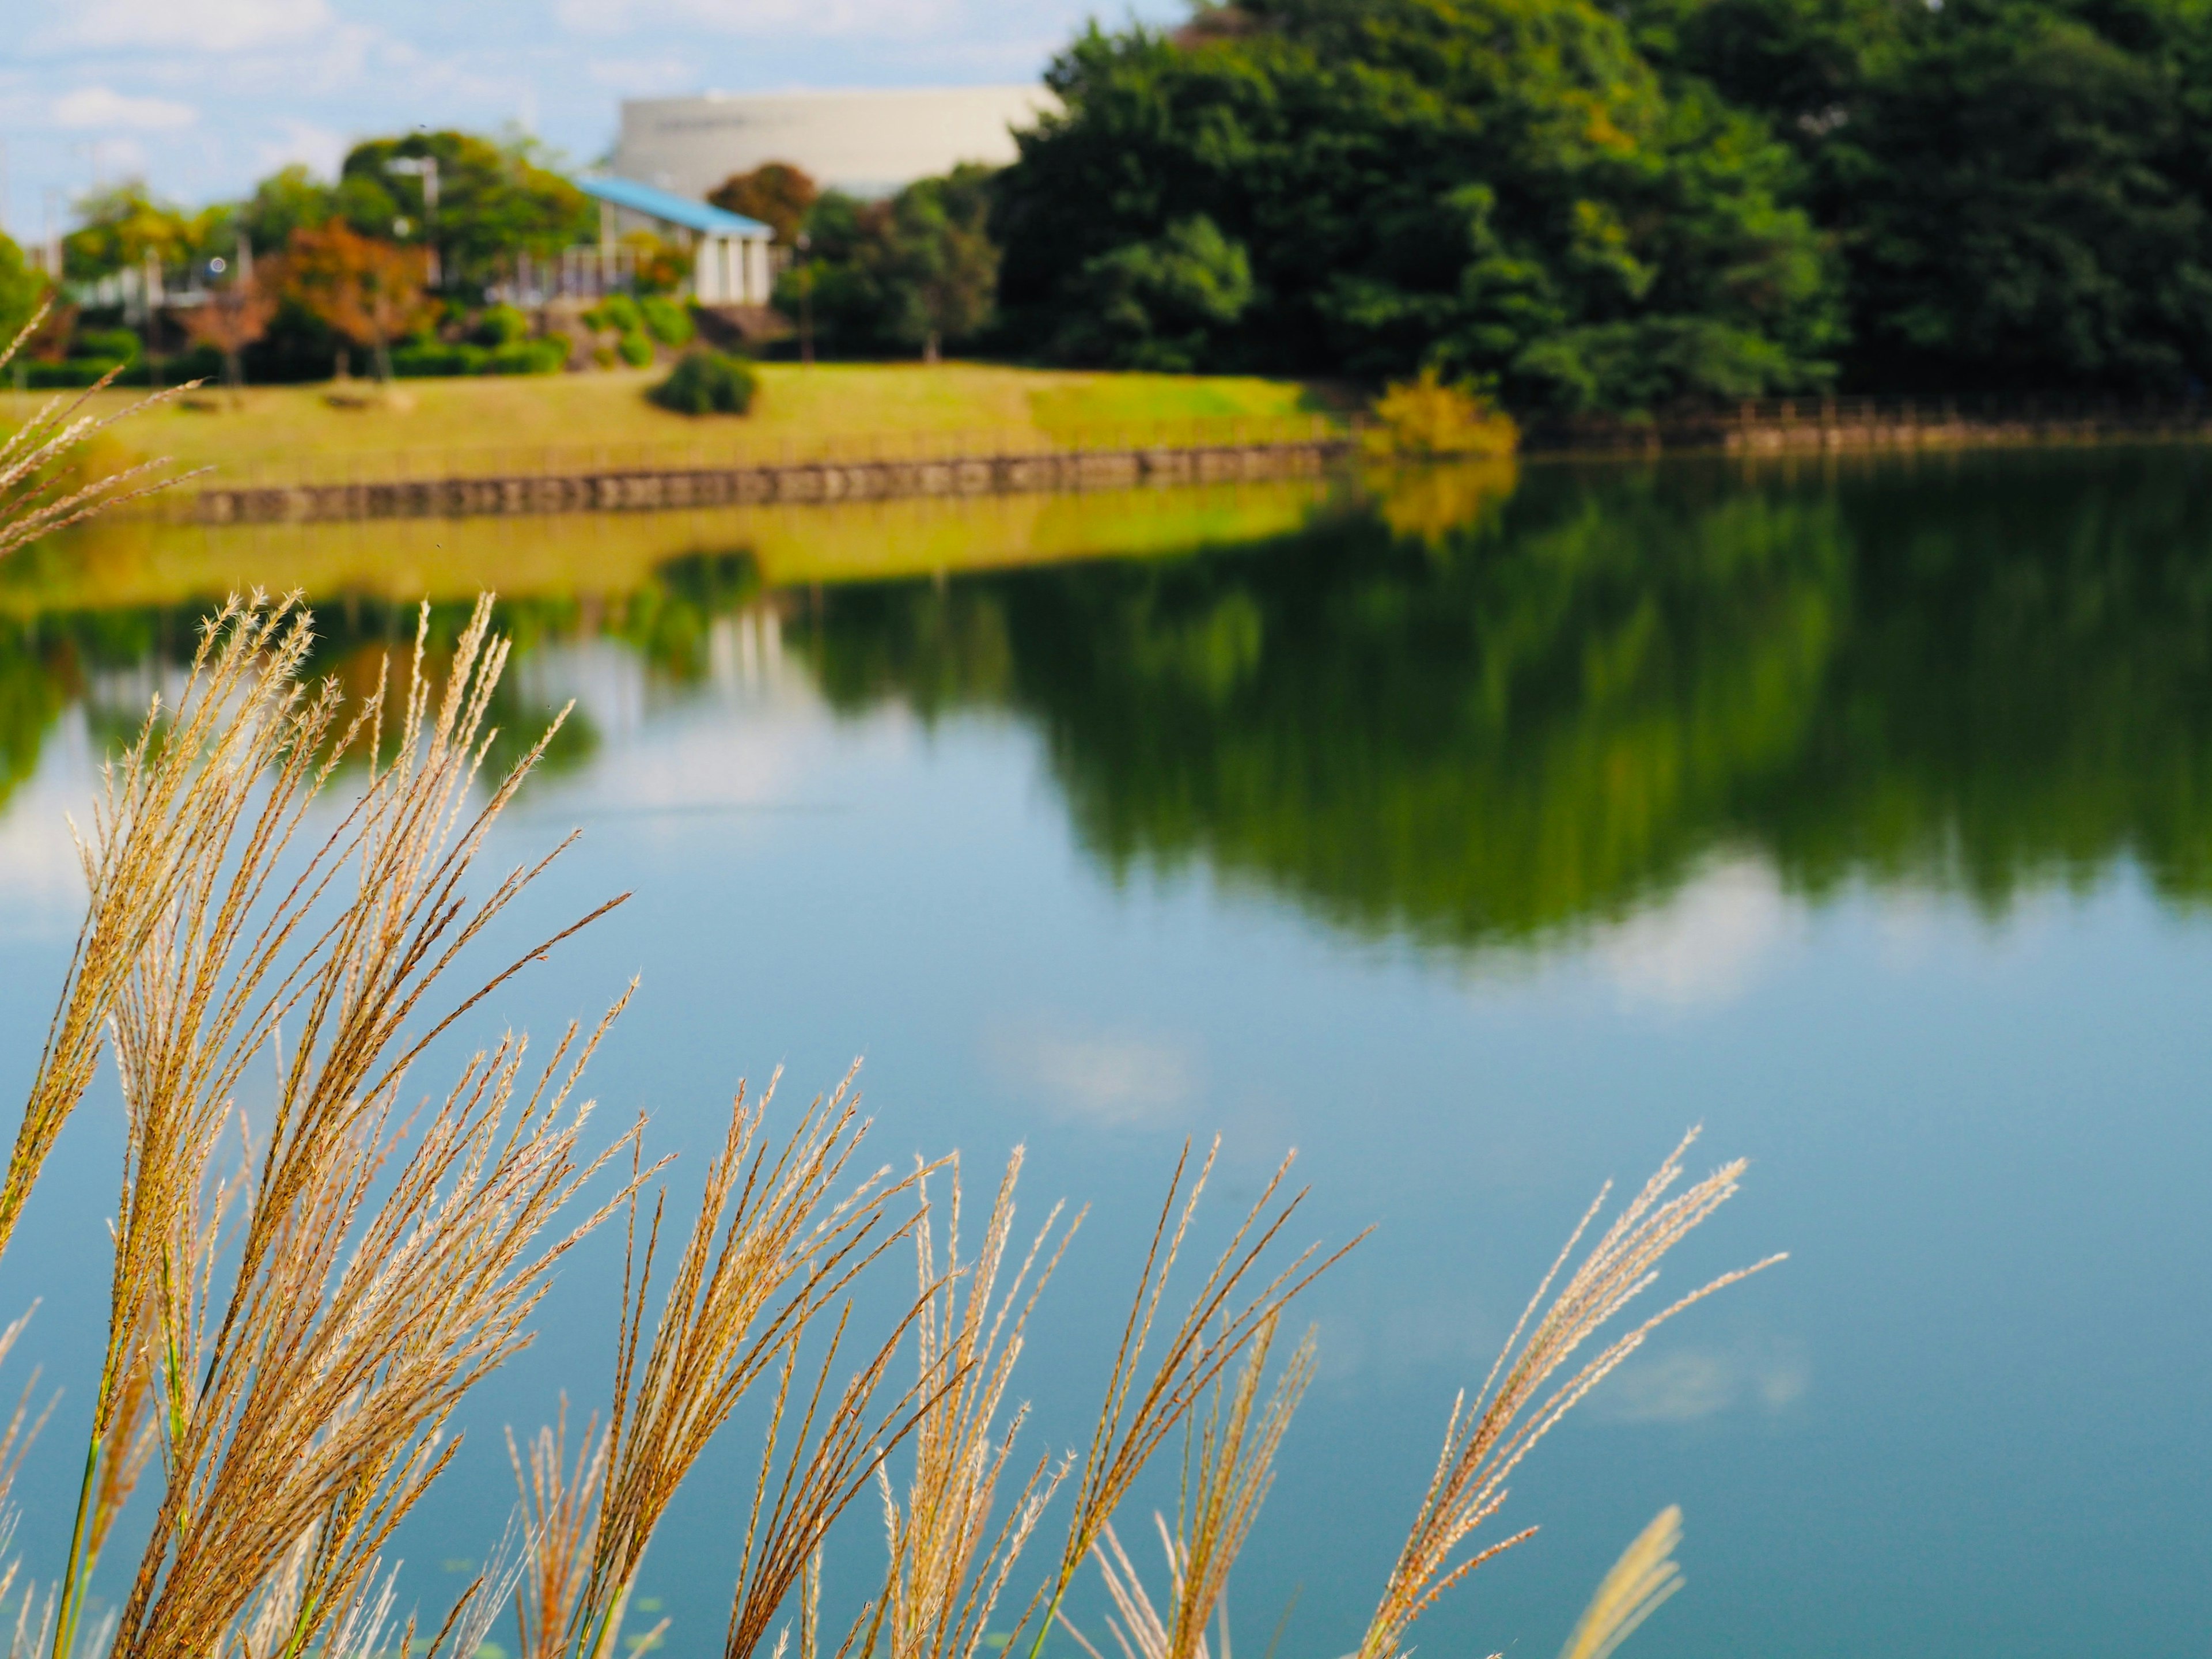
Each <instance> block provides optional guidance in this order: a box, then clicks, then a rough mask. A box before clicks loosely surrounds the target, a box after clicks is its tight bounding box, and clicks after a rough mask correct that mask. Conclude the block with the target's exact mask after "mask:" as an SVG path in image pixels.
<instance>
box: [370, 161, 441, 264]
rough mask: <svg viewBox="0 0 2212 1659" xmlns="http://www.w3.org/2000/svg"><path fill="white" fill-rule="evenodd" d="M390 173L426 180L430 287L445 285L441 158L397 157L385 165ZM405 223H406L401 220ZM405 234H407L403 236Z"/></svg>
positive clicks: (425, 226)
mask: <svg viewBox="0 0 2212 1659" xmlns="http://www.w3.org/2000/svg"><path fill="white" fill-rule="evenodd" d="M384 170H385V171H386V173H399V174H402V175H403V176H404V177H407V178H410V179H421V180H422V240H423V243H424V251H425V252H427V253H428V255H429V267H430V268H429V270H428V272H427V273H426V275H427V276H428V278H429V285H430V286H431V287H432V288H434V289H435V288H442V287H444V286H445V283H444V280H443V278H442V276H441V274H440V272H439V269H438V158H437V157H436V156H435V155H395V156H393V157H392V159H391V160H390V161H386V163H385V164H384ZM399 222H400V223H402V224H404V223H405V221H404V220H401V221H399ZM399 234H401V235H403V236H404V235H405V234H407V233H406V232H405V231H404V230H403V231H401V232H400V233H399Z"/></svg>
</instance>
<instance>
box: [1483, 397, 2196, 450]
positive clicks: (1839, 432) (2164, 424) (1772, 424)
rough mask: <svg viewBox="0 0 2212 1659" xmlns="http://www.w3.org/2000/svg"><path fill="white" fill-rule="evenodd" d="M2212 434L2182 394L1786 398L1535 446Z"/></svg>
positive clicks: (1973, 442)
mask: <svg viewBox="0 0 2212 1659" xmlns="http://www.w3.org/2000/svg"><path fill="white" fill-rule="evenodd" d="M2206 435H2212V403H2207V402H2203V401H2201V400H2190V401H2183V400H2179V399H2175V400H2170V401H2166V402H2154V403H2141V402H2137V403H2123V402H2120V401H2118V400H2117V399H2083V398H2008V399H2002V400H1998V399H1988V400H1960V399H1953V398H1795V399H1792V398H1778V399H1771V400H1765V401H1761V402H1758V403H1747V404H1738V405H1736V406H1735V407H1733V408H1726V409H1716V410H1706V411H1700V412H1698V413H1695V414H1689V415H1668V416H1660V417H1659V418H1657V419H1655V420H1650V421H1614V422H1606V421H1577V422H1565V423H1561V424H1558V425H1554V426H1548V427H1547V426H1541V425H1540V426H1537V427H1534V428H1532V429H1531V430H1530V431H1529V433H1528V444H1527V447H1528V448H1530V449H1533V450H1539V451H1549V452H1553V453H1620V452H1621V451H1624V450H1630V451H1634V450H1642V451H1646V452H1653V451H1664V450H1708V451H1710V450H1720V451H1723V452H1724V453H1729V454H1731V455H1780V454H1790V453H1808V452H1813V451H1830V452H1837V451H1846V450H1848V451H1867V450H1912V449H1967V448H1989V447H2019V446H2030V445H2036V444H2069V443H2100V442H2124V441H2145V440H2154V439H2166V438H2201V437H2204V436H2206Z"/></svg>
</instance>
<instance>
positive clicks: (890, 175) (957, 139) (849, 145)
mask: <svg viewBox="0 0 2212 1659" xmlns="http://www.w3.org/2000/svg"><path fill="white" fill-rule="evenodd" d="M1058 107H1059V102H1058V100H1056V99H1054V96H1053V95H1052V94H1051V93H1050V92H1048V91H1047V90H1046V89H1045V88H1043V87H1042V86H1035V85H1030V86H1011V87H1006V86H1000V87H920V88H887V89H884V90H881V91H863V92H779V93H719V92H711V93H708V94H705V95H703V96H701V97H696V98H633V99H626V100H623V106H622V134H621V137H619V138H617V140H616V143H615V153H614V156H613V159H612V161H611V165H610V167H609V169H608V170H609V171H610V172H611V173H617V174H619V175H620V176H621V177H623V178H625V179H638V180H640V181H641V182H643V183H646V184H649V185H657V186H659V188H660V189H662V190H665V191H671V192H673V193H674V194H676V195H678V196H689V197H695V198H696V197H703V196H705V195H706V194H707V192H708V191H711V190H713V189H714V187H715V186H716V185H719V184H720V183H721V182H722V181H723V180H724V179H727V178H728V177H729V176H730V175H731V174H732V173H750V172H751V171H752V170H753V169H754V168H755V167H758V166H760V165H761V164H762V163H763V161H787V162H789V163H791V164H792V165H793V166H794V167H799V168H801V169H803V170H804V171H805V173H808V174H809V175H811V177H812V178H813V179H814V181H815V182H816V183H817V184H818V185H822V186H823V188H825V189H831V190H842V191H847V192H848V193H850V194H852V195H855V196H887V195H889V194H890V193H891V192H892V191H896V190H897V189H898V188H899V187H900V186H901V185H908V184H911V183H913V182H914V180H915V179H927V178H929V177H931V176H933V174H937V173H949V172H950V171H951V169H952V168H953V167H957V165H959V164H960V163H961V162H963V161H981V162H984V163H986V164H987V165H989V166H992V167H1003V166H1005V165H1006V163H1007V162H1009V161H1012V160H1013V159H1014V139H1013V131H1014V129H1016V128H1018V127H1028V126H1032V125H1035V124H1036V118H1037V117H1038V116H1039V115H1040V114H1042V113H1043V112H1047V111H1049V110H1056V109H1057V108H1058Z"/></svg>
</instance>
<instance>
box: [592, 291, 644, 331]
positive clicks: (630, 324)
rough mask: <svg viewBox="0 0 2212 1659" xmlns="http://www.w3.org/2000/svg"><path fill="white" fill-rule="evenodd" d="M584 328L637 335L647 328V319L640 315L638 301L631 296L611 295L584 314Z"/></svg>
mask: <svg viewBox="0 0 2212 1659" xmlns="http://www.w3.org/2000/svg"><path fill="white" fill-rule="evenodd" d="M584 326H585V327H586V328H592V329H601V330H605V329H611V330H613V331H614V332H616V333H617V334H635V333H636V332H637V331H638V330H640V329H641V328H642V327H644V326H645V319H644V318H643V317H642V316H641V315H640V314H639V313H638V308H637V301H635V300H633V299H631V298H630V297H629V295H627V294H610V295H607V297H606V298H605V299H604V300H602V301H599V304H597V305H595V306H593V307H592V308H591V309H590V310H589V311H587V312H586V313H584Z"/></svg>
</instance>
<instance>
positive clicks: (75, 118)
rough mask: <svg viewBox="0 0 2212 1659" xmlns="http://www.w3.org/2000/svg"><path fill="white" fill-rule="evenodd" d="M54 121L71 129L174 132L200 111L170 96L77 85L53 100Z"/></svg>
mask: <svg viewBox="0 0 2212 1659" xmlns="http://www.w3.org/2000/svg"><path fill="white" fill-rule="evenodd" d="M52 114H53V121H54V125H56V126H58V127H67V128H69V129H70V130H71V131H78V132H84V131H113V130H115V129H117V128H126V129H128V130H130V131H134V132H173V131H176V130H177V129H178V128H179V127H188V126H191V125H192V124H193V123H194V122H196V121H197V120H198V119H199V118H200V112H198V111H197V110H196V109H194V108H193V107H192V106H191V105H190V104H180V103H179V102H178V101H177V100H174V99H173V98H132V97H129V96H127V95H125V94H123V93H119V92H118V91H116V90H115V89H114V88H112V87H79V88H77V89H76V91H75V92H65V93H64V94H62V95H61V96H60V97H58V98H57V99H55V100H54V104H53V111H52Z"/></svg>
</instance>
